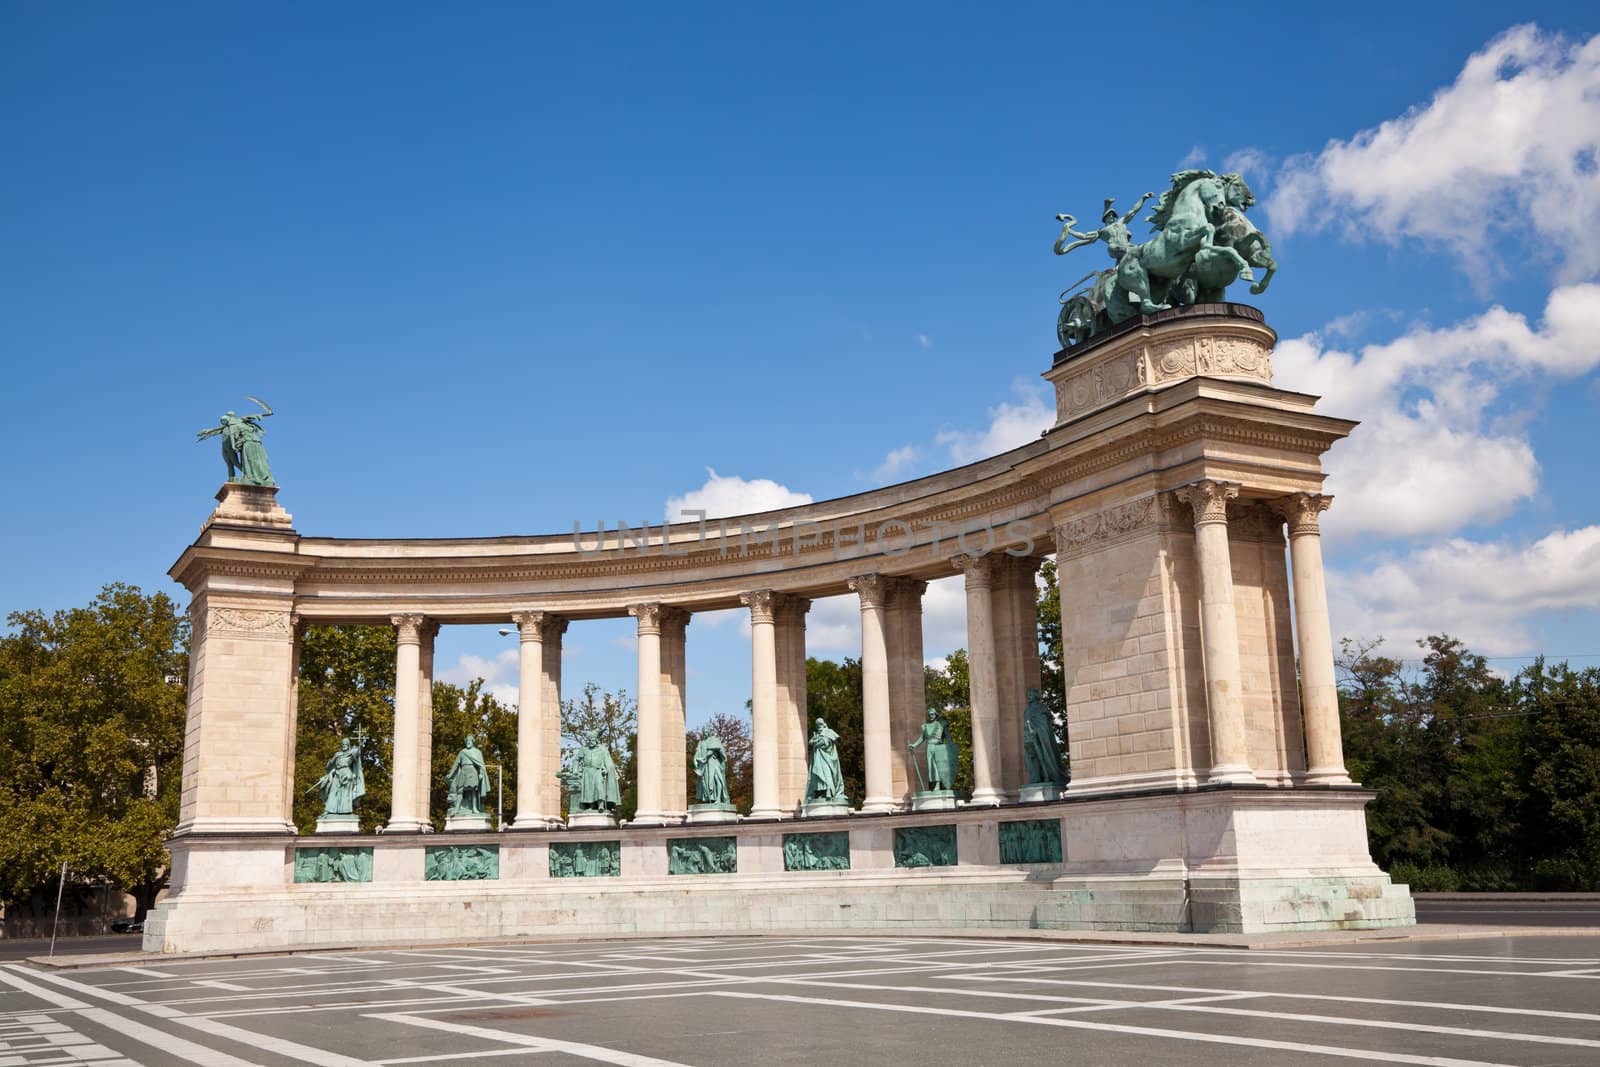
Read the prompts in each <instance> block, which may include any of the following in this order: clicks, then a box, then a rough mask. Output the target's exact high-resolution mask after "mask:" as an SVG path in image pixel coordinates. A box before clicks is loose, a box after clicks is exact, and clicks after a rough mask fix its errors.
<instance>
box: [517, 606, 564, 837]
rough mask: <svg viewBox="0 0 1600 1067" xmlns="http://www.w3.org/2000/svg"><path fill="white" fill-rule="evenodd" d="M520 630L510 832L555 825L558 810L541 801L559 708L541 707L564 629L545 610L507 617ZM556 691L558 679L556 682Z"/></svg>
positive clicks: (561, 621) (561, 622)
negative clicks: (553, 723) (514, 810)
mask: <svg viewBox="0 0 1600 1067" xmlns="http://www.w3.org/2000/svg"><path fill="white" fill-rule="evenodd" d="M511 619H512V621H513V622H515V623H516V624H517V630H518V631H519V638H520V644H519V648H518V651H519V653H520V655H519V658H518V663H517V667H518V670H517V814H516V817H515V818H514V819H513V820H512V823H511V828H512V829H514V830H545V829H549V828H550V827H552V826H557V825H559V824H560V821H561V820H560V818H559V816H560V813H561V808H560V807H559V802H558V806H557V807H555V808H553V809H551V808H547V807H546V805H545V801H546V798H547V796H548V795H549V792H550V791H549V790H548V789H547V788H545V786H546V782H545V777H546V775H548V774H549V773H550V772H549V763H550V753H549V752H548V751H547V748H548V747H549V743H550V741H551V740H552V737H554V738H555V739H557V744H559V737H560V734H559V732H558V731H559V730H560V715H561V709H560V706H559V703H558V704H557V706H556V707H555V708H554V709H552V708H551V707H550V706H549V705H548V703H547V702H546V689H547V682H548V681H549V679H548V672H547V666H548V664H549V661H550V651H551V650H550V649H547V648H546V643H547V642H548V643H549V644H551V645H553V646H554V649H553V650H554V652H555V662H556V669H557V671H558V672H559V670H560V663H561V633H562V631H563V630H565V629H566V628H567V623H566V620H565V619H560V618H557V617H556V616H554V615H551V614H550V613H549V612H544V611H519V612H517V613H515V614H513V615H512V616H511ZM555 684H556V687H557V693H558V697H557V699H558V701H559V692H560V685H561V682H560V675H559V673H558V674H557V676H556V681H555ZM552 712H553V713H554V715H555V716H556V730H555V731H552V730H550V729H549V726H550V715H551V714H552Z"/></svg>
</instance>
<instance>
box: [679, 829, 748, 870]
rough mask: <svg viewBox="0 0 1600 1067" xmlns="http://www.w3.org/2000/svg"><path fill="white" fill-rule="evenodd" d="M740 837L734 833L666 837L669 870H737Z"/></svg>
mask: <svg viewBox="0 0 1600 1067" xmlns="http://www.w3.org/2000/svg"><path fill="white" fill-rule="evenodd" d="M738 870H739V840H738V838H734V837H674V838H668V839H667V873H668V874H736V873H738Z"/></svg>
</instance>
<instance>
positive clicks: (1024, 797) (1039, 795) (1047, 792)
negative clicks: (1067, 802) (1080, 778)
mask: <svg viewBox="0 0 1600 1067" xmlns="http://www.w3.org/2000/svg"><path fill="white" fill-rule="evenodd" d="M1020 793H1021V795H1020V797H1019V798H1018V799H1020V800H1021V802H1022V803H1024V804H1039V803H1043V802H1044V801H1047V800H1060V799H1061V787H1060V786H1059V785H1050V784H1048V783H1043V784H1038V785H1025V786H1023V787H1022V789H1021V790H1020Z"/></svg>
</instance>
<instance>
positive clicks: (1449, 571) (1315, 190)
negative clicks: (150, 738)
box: [0, 3, 1600, 721]
mask: <svg viewBox="0 0 1600 1067" xmlns="http://www.w3.org/2000/svg"><path fill="white" fill-rule="evenodd" d="M991 6H992V5H991ZM1298 6H1299V5H1293V7H1298ZM1282 7H1283V8H1285V9H1284V10H1276V11H1274V10H1268V9H1266V8H1265V7H1263V6H1257V7H1253V8H1250V9H1248V10H1245V9H1239V10H1238V11H1236V12H1234V13H1231V14H1230V13H1229V12H1228V11H1227V10H1226V9H1217V10H1216V11H1213V12H1212V13H1211V14H1208V15H1206V16H1205V17H1204V18H1201V17H1197V15H1196V14H1195V11H1196V9H1195V8H1194V7H1193V5H1183V6H1172V7H1160V6H1156V7H1142V8H1141V9H1140V11H1139V12H1137V13H1131V12H1130V13H1128V14H1121V13H1115V12H1111V11H1109V10H1106V9H1094V10H1092V11H1091V10H1089V9H1082V8H1073V7H1071V6H1070V5H1059V4H1055V5H1036V6H1030V5H1007V6H1005V8H1004V9H1002V10H979V9H978V8H977V7H975V6H970V5H961V6H957V5H936V4H927V3H919V4H915V5H889V4H885V5H827V4H820V5H819V4H811V5H805V6H792V7H788V6H785V7H780V6H776V5H748V4H745V5H735V4H726V5H706V4H688V5H671V6H668V5H644V4H637V5H632V4H630V5H617V6H611V7H608V8H604V9H601V8H598V7H590V8H580V7H579V6H577V5H572V6H568V7H556V6H554V5H511V4H506V5H490V4H479V5H473V6H472V7H470V8H467V9H464V10H463V9H461V8H460V7H459V6H457V7H454V8H452V7H447V6H444V5H422V4H417V5H406V4H382V5H379V4H346V5H341V6H337V7H329V8H323V9H314V8H311V7H306V6H292V5H291V6H285V5H275V6H268V5H257V6H255V7H253V8H245V7H243V6H240V5H201V4H196V5H141V6H139V7H138V8H132V7H123V8H112V7H107V6H102V7H98V8H84V7H79V8H63V7H61V6H59V5H44V4H31V5H25V4H10V5H6V6H4V7H3V8H0V41H3V42H4V44H3V45H0V49H3V56H4V62H0V102H3V106H0V137H3V143H4V145H5V146H6V153H5V155H6V160H7V162H6V165H5V166H4V167H3V168H0V241H3V247H4V248H5V250H6V251H5V255H4V256H0V293H3V294H4V304H5V308H6V310H5V313H4V314H3V315H0V358H3V360H4V365H5V368H6V370H7V372H8V373H7V375H6V381H7V388H6V389H5V390H4V392H3V394H0V418H3V420H4V422H3V425H4V426H5V428H6V430H7V432H8V435H9V437H10V440H11V442H12V451H11V455H10V457H9V459H8V461H7V462H6V463H5V464H4V465H3V466H0V499H3V500H4V501H6V504H7V510H8V515H7V519H8V521H6V522H5V523H4V524H3V525H0V547H3V549H4V551H3V552H0V568H3V571H0V610H4V611H10V610H16V609H21V608H32V607H42V608H52V609H53V608H57V607H64V606H69V605H73V604H78V603H82V602H84V601H85V600H87V599H88V598H89V597H90V596H92V595H93V593H94V592H95V590H97V589H98V588H99V586H100V585H101V584H103V583H105V582H107V581H113V580H122V581H131V582H135V583H137V584H139V585H142V586H144V587H145V588H147V589H167V590H168V591H169V592H173V593H174V594H177V593H181V590H179V589H178V588H177V587H175V586H173V585H171V583H170V582H169V581H168V580H167V579H166V577H165V570H166V567H167V566H168V565H170V563H171V562H172V560H173V559H175V558H176V557H177V555H178V554H179V552H180V551H181V550H182V548H183V547H184V545H185V544H187V543H188V541H189V540H190V539H191V538H192V536H193V534H194V532H195V530H196V529H197V527H198V524H199V522H200V521H201V520H202V519H203V518H204V516H205V514H206V513H207V511H208V509H209V506H210V504H211V494H212V493H213V492H214V491H215V489H216V486H217V484H218V483H219V482H220V480H221V476H222V471H221V467H220V464H219V462H218V460H217V455H216V449H215V448H214V447H213V446H211V445H197V444H195V443H194V441H193V434H194V432H195V431H196V430H198V429H200V428H201V427H203V426H207V425H211V424H214V422H215V419H216V416H217V415H218V414H219V413H220V412H221V411H222V410H224V409H227V408H235V407H239V406H241V405H242V404H243V403H244V401H243V396H244V394H246V393H253V394H256V395H260V396H263V397H266V398H267V399H268V400H269V401H270V402H271V403H272V405H273V406H274V408H276V409H277V411H278V412H279V414H277V415H276V416H274V418H273V419H272V420H271V421H270V423H269V428H270V432H269V434H268V438H267V445H268V450H269V452H270V454H271V458H272V463H273V468H274V471H275V472H276V474H277V477H278V480H279V482H280V483H281V484H282V485H283V487H284V488H283V491H282V494H281V497H280V499H281V501H282V502H283V503H284V505H285V506H286V507H287V508H288V509H289V510H290V511H291V512H292V513H293V514H294V516H295V519H296V525H297V527H298V528H299V530H300V531H301V532H302V533H306V534H313V535H323V536H355V537H382V536H474V535H491V534H510V533H545V532H552V531H558V530H566V529H570V528H571V525H572V522H573V520H574V519H575V518H577V519H581V520H582V521H583V522H584V524H585V526H592V525H593V523H594V522H595V521H596V520H598V519H605V520H606V521H607V522H609V523H614V522H616V521H617V520H619V519H623V518H626V519H629V520H631V521H634V522H637V521H640V520H642V519H644V518H645V517H647V516H648V517H651V518H658V517H659V516H660V515H661V514H662V513H663V509H664V507H665V504H666V502H667V501H668V500H669V499H684V498H687V499H689V500H690V501H691V502H710V503H712V504H713V505H714V506H721V507H723V508H726V509H734V510H743V509H745V508H753V507H760V506H767V505H770V504H774V503H782V502H787V501H790V500H794V499H799V498H802V497H806V496H808V497H810V498H814V499H824V498H826V497H830V496H836V495H840V494H844V493H849V492H855V491H858V490H860V489H863V488H867V487H870V486H871V485H874V484H882V483H884V482H888V481H898V480H902V479H904V478H907V477H913V476H916V475H918V474H923V473H929V472H931V471H935V470H939V469H942V468H944V467H947V466H950V465H952V464H953V463H955V462H957V461H962V460H966V459H971V458H975V457H976V456H978V455H980V454H984V453H986V452H991V451H998V450H1000V449H1002V448H1006V447H1011V446H1013V445H1015V444H1017V443H1020V442H1021V441H1023V440H1026V439H1028V438H1029V437H1031V436H1033V435H1034V434H1036V433H1037V432H1038V429H1039V428H1040V424H1041V420H1045V421H1048V412H1047V411H1046V408H1045V405H1046V402H1047V394H1046V393H1045V391H1044V389H1043V388H1042V383H1040V381H1039V378H1038V375H1039V373H1040V372H1041V371H1043V370H1044V369H1046V368H1047V367H1048V366H1049V363H1050V357H1051V354H1052V352H1053V351H1054V349H1055V347H1056V346H1055V338H1054V329H1053V321H1054V316H1055V310H1056V302H1055V298H1056V294H1057V292H1058V291H1059V290H1060V289H1061V288H1062V286H1064V285H1065V284H1067V283H1068V282H1069V281H1071V280H1072V279H1073V278H1076V277H1077V276H1078V275H1080V274H1082V273H1083V272H1084V271H1086V270H1089V269H1091V268H1093V267H1095V266H1098V265H1099V264H1098V262H1097V261H1096V258H1095V257H1096V256H1097V255H1098V250H1094V251H1085V252H1080V253H1077V254H1076V255H1075V256H1074V257H1072V259H1071V260H1068V261H1063V260H1061V259H1058V258H1056V257H1054V256H1052V255H1051V254H1050V252H1049V247H1050V243H1051V241H1052V240H1053V239H1054V237H1055V230H1056V224H1055V222H1054V220H1053V216H1054V215H1055V214H1056V213H1057V212H1061V211H1070V212H1073V213H1075V214H1077V215H1078V216H1079V217H1080V218H1093V217H1094V216H1095V215H1096V214H1098V206H1099V204H1100V201H1101V199H1102V198H1103V197H1105V196H1108V195H1109V196H1116V197H1117V198H1118V200H1119V203H1123V204H1127V203H1130V202H1131V201H1132V200H1133V199H1134V198H1135V197H1136V196H1137V195H1138V194H1139V193H1140V192H1142V191H1144V190H1146V189H1158V188H1160V186H1161V185H1162V183H1163V182H1164V181H1165V180H1166V177H1167V175H1168V174H1169V173H1170V172H1171V171H1172V170H1174V169H1175V168H1176V167H1178V166H1179V165H1180V164H1182V163H1185V162H1190V163H1193V162H1201V161H1203V162H1204V163H1205V164H1206V165H1210V166H1219V167H1220V166H1224V165H1231V166H1235V167H1239V168H1241V169H1243V171H1244V173H1245V174H1246V177H1247V178H1248V179H1249V180H1250V181H1251V183H1252V185H1254V187H1255V189H1256V192H1257V194H1258V196H1259V197H1260V199H1261V204H1260V206H1258V207H1257V208H1256V209H1255V210H1254V212H1253V214H1254V215H1255V217H1256V218H1257V221H1258V223H1259V224H1260V225H1262V227H1263V228H1264V229H1265V230H1266V231H1267V232H1268V234H1269V235H1270V236H1271V237H1272V239H1273V242H1274V247H1275V250H1276V252H1277V254H1278V258H1279V261H1280V263H1281V264H1282V271H1281V273H1280V274H1279V276H1278V278H1277V279H1276V280H1275V281H1274V284H1273V287H1272V290H1271V291H1270V292H1269V293H1267V294H1266V295H1265V296H1263V297H1260V298H1256V300H1255V302H1256V303H1257V304H1258V305H1259V306H1261V307H1262V308H1263V309H1264V310H1265V311H1266V313H1267V316H1268V319H1269V321H1270V322H1271V323H1272V324H1273V325H1274V326H1275V327H1276V328H1277V330H1278V331H1279V333H1280V334H1281V336H1282V337H1283V338H1284V342H1283V345H1282V346H1281V347H1280V352H1279V358H1278V360H1277V367H1278V375H1279V378H1278V380H1279V384H1281V385H1284V386H1286V387H1293V388H1302V389H1306V390H1307V391H1313V392H1321V393H1325V394H1326V396H1327V398H1328V399H1327V401H1326V402H1325V409H1326V410H1328V411H1329V412H1330V413H1332V414H1337V415H1345V416H1350V417H1355V418H1360V419H1363V420H1364V421H1365V423H1366V425H1364V426H1363V428H1362V429H1361V430H1359V431H1357V437H1356V438H1354V439H1353V440H1352V441H1350V442H1346V443H1345V444H1342V445H1340V446H1338V448H1336V450H1335V452H1334V453H1333V454H1332V455H1331V456H1330V458H1329V466H1330V470H1331V471H1332V472H1333V477H1332V479H1331V481H1330V490H1331V491H1332V492H1334V493H1335V494H1336V495H1337V496H1338V497H1339V500H1338V502H1337V503H1336V504H1335V506H1334V509H1333V510H1332V511H1331V512H1329V514H1328V517H1327V518H1326V519H1325V528H1326V530H1327V554H1328V559H1329V565H1330V568H1331V573H1330V595H1331V597H1332V600H1333V608H1334V613H1335V620H1334V621H1335V628H1336V631H1337V632H1339V633H1341V634H1350V635H1361V636H1369V637H1372V636H1377V635H1379V634H1383V635H1386V636H1387V637H1388V638H1390V643H1391V650H1392V651H1395V652H1396V653H1398V654H1402V655H1410V654H1412V653H1411V651H1410V650H1409V643H1410V641H1411V640H1413V639H1414V638H1415V637H1416V636H1418V635H1421V634H1424V633H1428V632H1434V631H1438V630H1449V631H1450V632H1452V633H1456V634H1459V635H1461V636H1462V637H1464V638H1467V639H1468V640H1469V641H1471V642H1472V643H1473V644H1474V646H1475V647H1478V648H1479V649H1480V650H1481V651H1484V652H1486V653H1490V654H1493V655H1495V656H1498V657H1507V658H1505V659H1501V660H1497V663H1498V664H1500V665H1503V666H1508V667H1509V666H1514V664H1515V662H1516V661H1515V659H1512V658H1510V657H1518V656H1525V655H1528V654H1531V653H1534V652H1538V651H1546V652H1550V653H1562V654H1587V655H1588V656H1589V657H1590V658H1588V659H1585V660H1584V661H1583V662H1585V663H1596V662H1600V655H1596V654H1600V503H1597V500H1596V494H1595V492H1594V490H1593V485H1594V479H1593V462H1594V460H1593V457H1594V454H1595V444H1596V440H1597V438H1596V434H1595V430H1594V426H1595V416H1596V414H1597V409H1600V388H1597V386H1596V374H1595V371H1596V367H1597V364H1600V288H1597V287H1596V286H1595V284H1594V283H1595V282H1596V281H1597V280H1600V176H1597V173H1596V148H1597V142H1600V104H1597V103H1596V100H1600V42H1597V41H1596V39H1595V37H1594V35H1595V32H1596V31H1597V30H1600V17H1596V16H1595V15H1594V13H1593V9H1592V7H1590V6H1589V5H1578V4H1558V5H1552V4H1537V3H1535V4H1523V5H1518V8H1517V12H1516V15H1515V18H1513V16H1512V15H1510V14H1508V11H1507V9H1506V7H1505V6H1504V5H1489V4H1447V5H1446V4H1441V5H1432V6H1430V5H1384V6H1381V7H1380V6H1377V5H1373V6H1370V7H1366V8H1363V7H1361V6H1360V5H1341V6H1340V7H1339V8H1338V9H1337V11H1321V10H1319V11H1315V12H1311V11H1299V10H1288V9H1287V8H1289V7H1291V6H1290V5H1283V6H1282ZM1219 16H1220V17H1219ZM1519 26H1520V27H1521V28H1518V27H1519ZM1180 45H1181V46H1182V47H1180ZM1180 55H1182V56H1185V57H1193V58H1184V59H1181V60H1180V59H1179V58H1177V57H1178V56H1180ZM1474 57H1477V58H1474ZM1080 257H1081V258H1080ZM1547 305H1548V310H1547ZM712 470H714V471H715V472H716V474H717V476H718V477H717V478H715V479H713V478H712V477H711V475H710V474H709V472H710V471H712ZM928 610H929V617H928V651H929V654H930V655H937V654H940V653H942V652H944V651H947V650H948V649H949V648H950V647H952V645H954V644H960V643H962V638H961V626H962V622H961V600H960V596H959V591H958V590H956V589H954V588H953V587H951V588H941V587H935V589H934V590H933V591H932V592H931V593H930V599H929V608H928ZM853 616H854V607H853V605H850V604H849V603H848V602H846V601H842V600H841V601H833V602H824V603H822V604H819V605H818V607H817V609H815V610H814V612H813V641H812V645H813V650H814V651H815V652H816V653H818V654H822V655H836V656H837V655H843V654H853V652H854V645H853V642H856V641H858V636H857V635H856V632H855V630H854V629H853V626H854V618H853ZM629 630H630V627H629V626H628V625H627V623H625V622H621V621H619V622H616V623H585V624H581V625H575V626H574V627H573V629H572V631H571V632H570V633H569V635H568V643H569V648H568V659H567V664H566V678H567V688H568V689H569V690H575V689H576V688H577V687H578V686H579V685H581V683H582V682H583V681H584V680H585V679H589V678H593V679H594V680H596V681H599V682H600V683H602V684H603V685H607V686H608V687H616V686H626V687H627V688H629V689H630V690H631V689H632V688H633V661H632V653H631V650H630V649H629V648H628V647H627V646H628V634H629ZM510 644H511V642H509V641H506V640H504V639H501V638H498V637H496V636H495V634H494V632H493V629H492V628H486V627H473V628H447V629H446V630H445V631H444V633H443V634H442V635H441V637H440V663H441V668H442V669H443V673H444V675H445V676H446V677H454V678H463V677H465V676H467V675H470V674H472V673H475V672H477V673H483V674H485V675H486V676H488V677H489V679H490V681H491V682H492V683H494V684H496V685H497V686H500V687H501V691H502V692H503V693H508V694H509V693H510V692H511V690H510V689H509V688H508V687H509V686H514V682H515V667H514V658H513V657H512V656H511V655H510V653H512V652H513V651H514V650H513V649H511V648H510V647H509V646H510ZM689 656H690V664H689V666H690V680H689V704H690V718H691V720H692V721H697V720H700V719H703V718H705V717H706V716H708V715H710V714H712V713H713V712H715V711H719V710H734V711H736V710H738V709H739V708H741V707H742V705H743V702H744V700H745V699H746V698H747V696H748V693H749V677H748V673H749V671H748V643H747V641H746V640H745V638H744V637H743V635H742V634H741V627H740V625H739V621H738V620H737V619H736V618H728V617H720V618H698V619H697V620H696V622H695V624H694V625H693V626H692V627H691V629H690V652H689Z"/></svg>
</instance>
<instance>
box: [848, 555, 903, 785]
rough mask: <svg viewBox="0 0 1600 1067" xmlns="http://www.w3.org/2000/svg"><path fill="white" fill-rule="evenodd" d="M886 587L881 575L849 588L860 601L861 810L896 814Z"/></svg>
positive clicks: (855, 580) (857, 580)
mask: <svg viewBox="0 0 1600 1067" xmlns="http://www.w3.org/2000/svg"><path fill="white" fill-rule="evenodd" d="M887 584H888V583H887V581H886V580H885V578H884V577H883V575H881V574H866V575H862V576H860V577H858V578H852V579H850V588H851V589H852V590H854V591H855V593H856V595H857V596H859V597H860V598H861V713H862V724H861V734H862V738H861V739H862V745H863V747H864V748H865V749H866V763H867V767H866V770H867V795H866V797H865V799H863V800H862V802H861V810H862V811H865V812H881V811H894V810H895V808H896V807H897V806H898V805H897V803H896V799H895V796H894V771H893V762H892V759H893V757H892V756H891V755H890V753H889V745H890V733H891V727H890V708H889V646H888V635H887V633H886V632H885V620H884V606H885V605H884V601H885V599H886V594H887V588H886V587H887Z"/></svg>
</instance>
